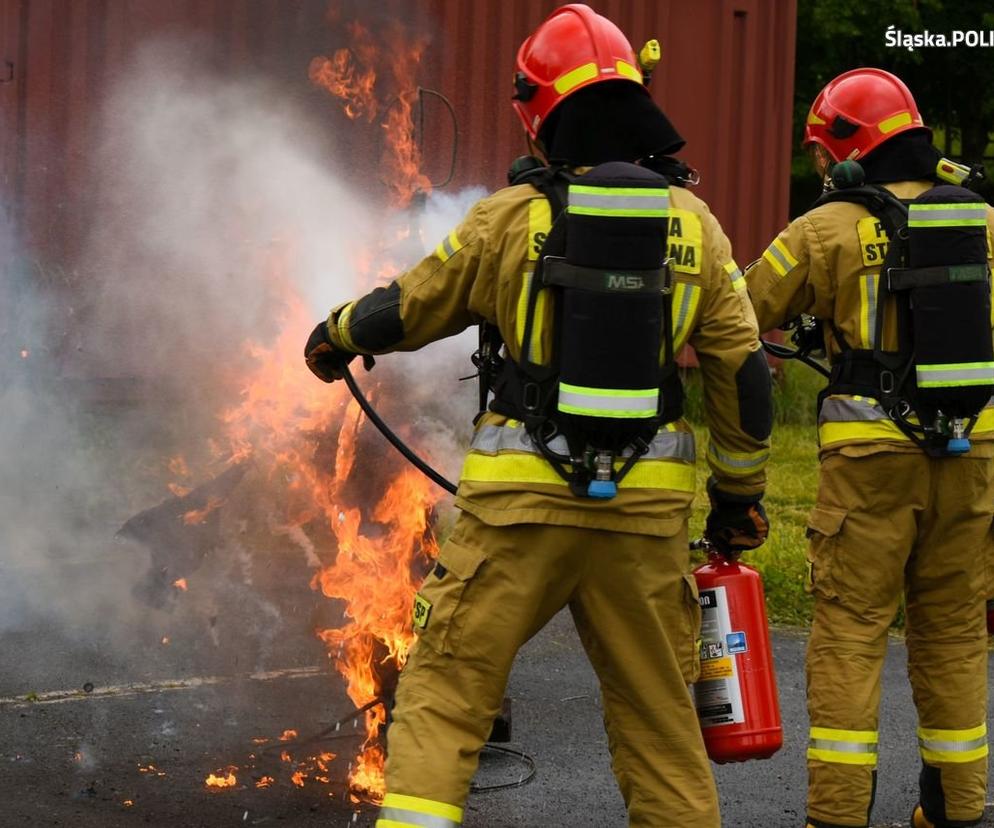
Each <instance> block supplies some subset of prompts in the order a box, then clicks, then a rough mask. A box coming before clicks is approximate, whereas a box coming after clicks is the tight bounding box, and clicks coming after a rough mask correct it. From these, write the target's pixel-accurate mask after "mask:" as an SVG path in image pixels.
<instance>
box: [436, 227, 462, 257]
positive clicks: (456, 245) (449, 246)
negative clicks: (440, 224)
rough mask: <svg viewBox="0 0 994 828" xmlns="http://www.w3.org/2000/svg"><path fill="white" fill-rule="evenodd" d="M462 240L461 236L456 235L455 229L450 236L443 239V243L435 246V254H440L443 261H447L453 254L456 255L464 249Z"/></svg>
mask: <svg viewBox="0 0 994 828" xmlns="http://www.w3.org/2000/svg"><path fill="white" fill-rule="evenodd" d="M462 247H463V245H462V242H461V241H459V237H458V236H457V235H456V231H455V230H453V231H452V232H451V233H449V235H448V237H446V238H445V239H443V240H442V242H441V244H439V245H438V247H436V248H435V255H436V256H438V258H439V259H441V260H442V262H447V261H448V260H449V259H451V258H452V257H453V256H455V255H456V253H458V252H459V251H460V250H462Z"/></svg>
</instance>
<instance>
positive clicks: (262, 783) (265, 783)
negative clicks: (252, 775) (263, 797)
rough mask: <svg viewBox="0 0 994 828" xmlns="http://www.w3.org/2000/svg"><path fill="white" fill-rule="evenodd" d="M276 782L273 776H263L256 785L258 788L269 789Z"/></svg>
mask: <svg viewBox="0 0 994 828" xmlns="http://www.w3.org/2000/svg"><path fill="white" fill-rule="evenodd" d="M275 781H276V780H275V779H273V777H271V776H263V777H262V778H261V779H260V780H259V781H258V782H256V783H255V786H256V787H257V788H268V787H269V786H270V785H272V784H273V782H275Z"/></svg>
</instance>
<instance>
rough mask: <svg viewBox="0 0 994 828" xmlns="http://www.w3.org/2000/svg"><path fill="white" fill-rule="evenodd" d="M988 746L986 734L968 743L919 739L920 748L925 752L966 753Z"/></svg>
mask: <svg viewBox="0 0 994 828" xmlns="http://www.w3.org/2000/svg"><path fill="white" fill-rule="evenodd" d="M986 744H987V736H986V734H985V735H983V736H980V737H979V738H977V739H971V740H970V741H968V742H947V741H941V740H939V739H923V738H922V737H921V736H919V737H918V745H919V747H922V748H924V749H925V750H945V751H952V752H954V753H966V752H967V751H970V750H977V749H978V748H982V747H984V746H985V745H986Z"/></svg>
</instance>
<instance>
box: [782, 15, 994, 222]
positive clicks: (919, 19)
mask: <svg viewBox="0 0 994 828" xmlns="http://www.w3.org/2000/svg"><path fill="white" fill-rule="evenodd" d="M889 26H893V27H894V28H895V30H900V31H901V32H903V33H904V34H918V33H923V32H925V31H929V32H931V33H933V34H940V33H941V34H945V35H946V36H947V37H951V35H952V33H953V32H954V31H957V30H959V31H981V32H985V33H986V32H989V30H992V29H994V11H992V10H991V5H990V3H989V2H987V0H956V1H955V2H954V0H891V1H890V2H886V3H885V2H883V0H868V2H864V3H851V2H849V0H799V2H798V6H797V70H796V75H795V85H794V139H795V140H794V147H795V154H794V162H793V166H792V176H793V186H792V193H791V214H792V215H796V214H798V213H800V212H803V211H804V210H805V209H807V207H808V206H809V205H810V203H811V201H812V200H813V196H814V195H817V192H818V189H817V188H818V182H817V180H816V179H815V178H814V175H813V173H812V171H811V167H810V165H809V164H808V163H807V159H806V158H805V156H804V154H803V152H802V151H801V149H800V139H801V134H802V132H803V130H804V122H805V119H806V117H807V113H808V109H809V108H810V106H811V103H812V102H813V101H814V99H815V96H816V95H817V94H818V92H819V91H820V90H821V89H822V87H823V86H825V84H826V83H828V81H830V80H831V79H832V78H834V77H835V76H836V75H839V74H841V73H842V72H845V71H847V70H849V69H855V68H858V67H861V66H876V67H879V68H881V69H886V70H888V71H890V72H893V73H894V74H896V75H898V76H899V77H900V78H901V79H902V80H904V82H905V83H907V85H908V87H909V88H910V89H911V92H912V94H914V96H915V100H916V101H917V103H918V107H919V109H920V110H921V111H922V115H923V116H924V118H925V123H926V124H929V125H931V126H933V127H938V128H940V130H939V131H937V133H936V139H935V140H936V146H938V147H939V148H940V150H942V151H943V153H944V154H947V155H949V156H950V157H952V158H958V159H963V160H965V161H969V162H975V161H979V160H981V159H982V158H983V156H984V155H985V154H986V150H987V146H988V143H989V138H990V133H991V132H992V131H994V89H992V87H991V84H990V81H989V79H990V78H991V77H992V75H994V49H992V48H984V47H977V48H969V47H967V46H965V45H959V46H957V47H955V48H918V49H915V50H914V51H909V50H908V49H907V48H897V47H892V46H888V45H887V42H886V39H885V37H886V33H887V29H888V27H889ZM984 195H985V196H987V197H989V196H990V192H984Z"/></svg>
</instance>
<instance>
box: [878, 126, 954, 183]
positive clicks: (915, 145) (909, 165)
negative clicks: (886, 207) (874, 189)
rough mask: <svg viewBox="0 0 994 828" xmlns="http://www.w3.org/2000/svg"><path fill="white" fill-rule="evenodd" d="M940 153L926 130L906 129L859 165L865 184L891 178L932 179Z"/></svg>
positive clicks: (901, 179) (940, 156) (883, 181)
mask: <svg viewBox="0 0 994 828" xmlns="http://www.w3.org/2000/svg"><path fill="white" fill-rule="evenodd" d="M940 158H942V154H941V153H940V152H939V150H937V149H936V148H935V147H934V146H933V145H932V138H931V136H930V135H929V133H928V132H927V131H926V130H918V129H916V130H909V131H908V132H902V133H901V134H900V135H895V136H894V137H893V138H891V139H890V140H888V141H885V142H884V143H883V144H881V145H880V146H879V147H877V148H876V149H875V150H873V152H871V153H869V154H868V155H867V156H866V157H865V158H860V159H858V160H859V164H860V166H861V167H862V168H863V170H864V171H865V173H866V181H867V183H868V184H887V183H889V182H892V181H920V180H927V181H931V180H933V179H934V178H935V167H936V165H937V164H938V163H939V159H940Z"/></svg>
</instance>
